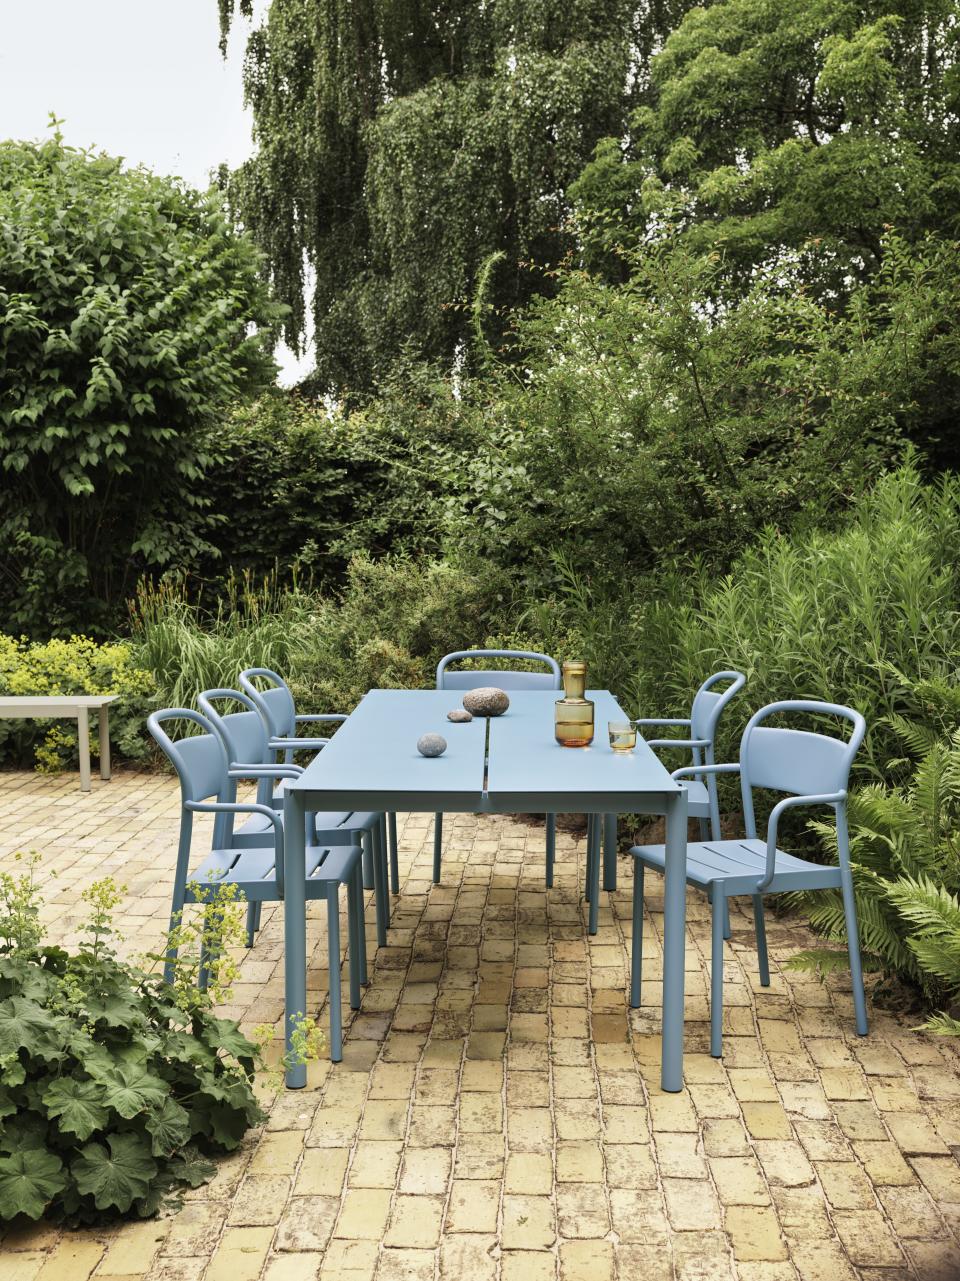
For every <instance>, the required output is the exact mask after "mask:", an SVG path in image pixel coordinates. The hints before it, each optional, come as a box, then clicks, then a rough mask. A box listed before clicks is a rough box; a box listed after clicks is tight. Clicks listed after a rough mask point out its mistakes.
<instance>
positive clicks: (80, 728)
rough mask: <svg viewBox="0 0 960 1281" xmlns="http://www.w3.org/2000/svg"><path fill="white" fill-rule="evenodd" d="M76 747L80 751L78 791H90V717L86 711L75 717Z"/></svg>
mask: <svg viewBox="0 0 960 1281" xmlns="http://www.w3.org/2000/svg"><path fill="white" fill-rule="evenodd" d="M77 746H78V747H79V749H80V791H81V792H89V791H90V717H89V714H88V712H87V710H86V708H84V709H83V711H82V712H80V714H79V715H78V717H77Z"/></svg>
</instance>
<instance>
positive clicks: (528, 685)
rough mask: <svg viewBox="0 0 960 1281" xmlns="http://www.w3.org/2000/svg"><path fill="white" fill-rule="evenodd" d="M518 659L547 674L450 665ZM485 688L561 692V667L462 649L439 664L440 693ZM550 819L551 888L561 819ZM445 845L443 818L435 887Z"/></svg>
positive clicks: (522, 655)
mask: <svg viewBox="0 0 960 1281" xmlns="http://www.w3.org/2000/svg"><path fill="white" fill-rule="evenodd" d="M465 658H466V659H476V658H518V659H523V660H526V661H527V662H532V663H542V664H543V665H544V666H545V667H546V668H547V669H548V670H547V671H546V672H528V671H501V670H499V669H496V670H489V671H478V670H476V669H475V668H468V669H467V670H466V671H450V670H449V668H450V664H451V663H456V662H459V661H462V660H463V659H465ZM482 685H496V686H498V687H499V688H500V689H507V690H509V689H561V688H562V685H563V682H562V680H561V676H560V664H559V663H558V662H557V660H556V659H555V658H551V657H550V656H549V654H538V653H535V652H533V651H531V650H525V649H458V650H455V651H454V652H453V653H452V654H445V655H444V656H443V658H441V659H440V662H439V663H438V664H437V689H462V690H468V689H479V688H480V687H481V686H482ZM546 819H547V888H548V889H549V888H550V887H551V886H552V885H553V864H554V860H555V858H556V852H557V816H556V814H548V815H547V816H546ZM442 844H443V815H442V814H436V815H434V820H433V883H434V885H439V884H440V858H441V846H442Z"/></svg>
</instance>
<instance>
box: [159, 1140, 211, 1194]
mask: <svg viewBox="0 0 960 1281" xmlns="http://www.w3.org/2000/svg"><path fill="white" fill-rule="evenodd" d="M167 1172H168V1174H169V1175H170V1177H171V1178H172V1179H176V1181H177V1182H178V1183H189V1185H190V1187H192V1188H199V1187H202V1186H203V1184H204V1183H209V1182H210V1180H211V1179H212V1178H213V1176H214V1175H215V1174H216V1172H217V1167H216V1166H215V1165H214V1164H213V1162H212V1161H206V1160H204V1158H203V1157H202V1156H201V1155H200V1153H199V1152H198V1151H197V1149H196V1148H195V1147H188V1148H184V1149H183V1151H182V1152H179V1153H178V1154H177V1155H176V1156H175V1157H174V1158H173V1159H172V1160H171V1161H170V1164H169V1165H168V1166H167Z"/></svg>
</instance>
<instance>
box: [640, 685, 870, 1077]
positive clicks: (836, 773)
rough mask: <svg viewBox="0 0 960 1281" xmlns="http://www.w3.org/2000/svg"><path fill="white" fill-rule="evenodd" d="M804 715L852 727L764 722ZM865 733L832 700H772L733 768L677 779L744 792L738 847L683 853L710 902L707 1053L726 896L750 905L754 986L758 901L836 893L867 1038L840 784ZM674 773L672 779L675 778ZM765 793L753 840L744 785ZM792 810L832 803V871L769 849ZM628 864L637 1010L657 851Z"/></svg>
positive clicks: (761, 944)
mask: <svg viewBox="0 0 960 1281" xmlns="http://www.w3.org/2000/svg"><path fill="white" fill-rule="evenodd" d="M800 712H809V713H813V714H814V715H817V716H827V715H829V716H837V717H840V718H842V719H844V720H847V721H850V722H851V724H852V726H853V728H852V731H851V734H850V737H849V738H848V739H847V740H846V741H844V740H843V739H841V738H836V737H833V736H832V735H829V734H823V733H819V732H811V731H809V730H798V729H784V728H774V727H771V726H768V725H764V724H763V722H764V721H766V720H768V719H769V717H771V716H774V715H777V714H780V713H791V714H792V713H800ZM865 732H866V723H865V722H864V719H863V717H862V716H861V715H860V713H859V712H855V711H852V710H851V709H850V708H849V707H841V706H840V705H839V704H836V703H819V702H815V701H812V700H809V699H797V700H789V701H786V702H781V703H771V704H770V705H769V706H768V707H763V708H761V709H760V711H759V712H757V713H756V714H755V715H754V716H752V717H751V718H750V721H749V722H748V724H747V727H746V729H745V730H744V731H743V737H742V739H741V740H740V764H739V765H715V764H710V765H701V766H696V765H692V766H689V767H687V768H685V769H682V770H678V771H677V774H695V773H698V772H699V773H700V774H704V773H707V772H708V771H709V773H711V774H714V775H716V774H734V773H739V774H740V788H741V792H742V795H743V818H744V826H745V828H746V839H745V840H715V839H711V840H707V841H701V842H698V843H695V844H690V845H688V846H687V883H688V884H689V885H697V886H699V887H700V888H701V889H705V890H707V892H708V894H709V896H710V900H711V903H712V920H713V926H712V948H711V958H710V964H711V977H710V1053H711V1054H712V1055H713V1056H714V1058H719V1057H720V1055H721V1053H722V1036H721V1029H722V1023H723V939H724V920H725V908H726V901H727V899H728V898H732V897H735V896H736V895H740V894H749V895H750V896H751V897H752V899H753V909H754V920H755V923H756V931H757V952H758V954H759V962H760V982H761V984H762V985H763V986H764V987H768V986H769V984H770V966H769V962H768V959H767V940H766V930H765V927H764V919H763V896H764V894H782V893H785V892H787V891H790V890H818V889H836V888H839V889H840V891H841V893H842V896H843V906H844V912H845V915H846V923H847V946H848V948H849V952H850V972H851V977H852V980H853V1004H854V1011H855V1014H856V1025H857V1032H858V1033H859V1034H860V1035H861V1036H866V1034H867V1007H866V1000H865V997H864V991H863V972H862V969H861V964H860V944H859V940H858V935H857V913H856V904H855V902H854V897H853V879H852V875H851V871H850V843H849V839H848V836H847V811H846V799H847V781H848V779H849V775H850V767H851V765H852V764H853V759H854V757H855V756H856V754H857V751H858V750H859V747H860V744H861V743H862V741H863V736H864V733H865ZM676 776H677V775H674V777H676ZM755 787H763V788H770V789H772V790H773V791H777V792H786V793H788V795H787V796H786V797H785V798H784V799H783V800H781V801H778V802H777V804H776V805H775V806H774V807H773V810H772V811H771V813H770V818H769V820H768V822H767V839H766V841H761V840H758V839H757V825H756V819H755V817H754V809H753V788H755ZM797 805H831V806H832V807H833V809H834V812H835V814H836V821H837V849H838V851H839V860H838V865H837V866H835V867H831V866H823V865H821V864H819V863H810V862H807V860H805V859H802V858H796V857H795V856H794V855H792V854H786V853H784V852H783V851H782V850H780V849H778V848H777V827H778V824H779V822H780V817H781V815H782V814H783V813H784V812H785V811H786V810H787V809H791V808H793V807H794V806H797ZM630 853H631V854H632V855H633V857H634V859H635V860H636V861H635V863H634V882H633V955H632V960H631V971H630V1004H631V1005H632V1006H633V1007H634V1008H636V1007H637V1006H639V1004H640V964H641V951H642V947H641V945H642V939H643V870H644V868H645V867H650V868H655V869H657V870H659V871H662V870H663V867H664V862H665V855H664V847H663V846H662V845H635V846H634V847H633V849H632V850H631V851H630Z"/></svg>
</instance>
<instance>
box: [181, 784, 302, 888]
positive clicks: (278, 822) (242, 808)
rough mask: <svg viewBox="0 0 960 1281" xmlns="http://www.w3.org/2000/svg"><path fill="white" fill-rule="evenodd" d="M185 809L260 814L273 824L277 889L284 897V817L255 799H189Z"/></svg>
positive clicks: (197, 811)
mask: <svg viewBox="0 0 960 1281" xmlns="http://www.w3.org/2000/svg"><path fill="white" fill-rule="evenodd" d="M184 808H185V809H188V810H193V811H194V812H195V813H198V814H260V815H261V816H262V817H263V818H268V819H269V820H270V822H271V823H272V824H273V848H274V859H275V861H274V867H275V869H276V873H277V890H278V891H279V894H280V897H281V898H283V819H282V818H281V816H280V815H279V814H278V813H277V812H276V810H272V809H271V808H270V806H269V805H258V804H257V803H256V802H255V801H251V802H250V803H249V804H245V803H244V802H243V801H187V802H186V805H185V806H184Z"/></svg>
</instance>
